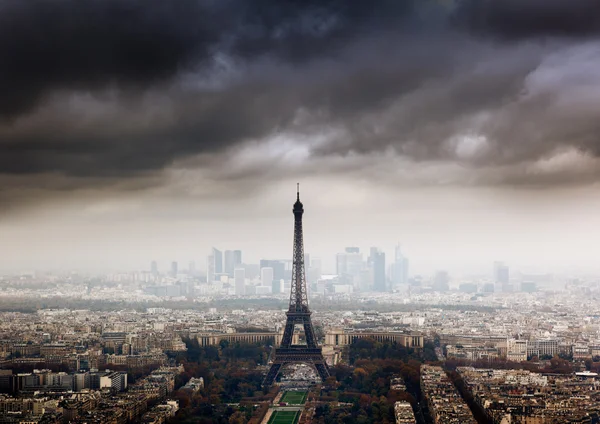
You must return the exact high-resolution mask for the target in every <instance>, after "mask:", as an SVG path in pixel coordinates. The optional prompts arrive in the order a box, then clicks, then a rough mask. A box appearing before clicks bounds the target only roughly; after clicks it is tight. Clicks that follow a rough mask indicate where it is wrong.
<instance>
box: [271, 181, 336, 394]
mask: <svg viewBox="0 0 600 424" xmlns="http://www.w3.org/2000/svg"><path fill="white" fill-rule="evenodd" d="M293 211H294V259H293V265H292V288H291V293H290V307H289V309H288V311H287V312H286V315H287V320H286V323H285V330H284V332H283V337H282V339H281V345H280V346H279V347H278V348H276V349H275V355H274V356H273V363H272V364H271V367H270V368H269V372H268V373H267V376H266V377H265V380H264V385H265V386H270V385H271V384H273V382H275V379H276V378H277V375H278V374H279V371H280V370H281V368H282V367H283V366H285V365H288V364H300V363H301V364H309V365H312V366H314V367H315V369H316V370H317V373H318V374H319V376H320V377H321V380H323V381H325V379H326V378H327V377H329V375H330V374H329V368H328V367H327V363H326V362H325V359H324V358H323V352H322V351H321V348H320V347H319V344H318V342H317V338H316V336H315V330H314V328H313V325H312V320H311V318H310V316H311V314H312V312H310V309H309V308H308V293H307V291H306V277H305V270H304V241H303V236H302V215H303V214H304V206H303V205H302V203H301V202H300V189H299V187H298V193H297V199H296V203H294V209H293ZM296 325H302V326H303V327H304V335H305V339H306V345H294V344H292V340H293V336H294V329H295V328H296Z"/></svg>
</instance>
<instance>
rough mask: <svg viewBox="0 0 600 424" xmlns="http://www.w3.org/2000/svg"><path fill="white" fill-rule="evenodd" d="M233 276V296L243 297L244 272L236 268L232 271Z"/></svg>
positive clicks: (244, 287)
mask: <svg viewBox="0 0 600 424" xmlns="http://www.w3.org/2000/svg"><path fill="white" fill-rule="evenodd" d="M233 275H234V277H233V280H234V285H235V295H236V296H244V295H245V294H246V270H245V269H244V268H237V269H235V270H234V271H233Z"/></svg>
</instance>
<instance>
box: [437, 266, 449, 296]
mask: <svg viewBox="0 0 600 424" xmlns="http://www.w3.org/2000/svg"><path fill="white" fill-rule="evenodd" d="M433 289H434V290H435V291H439V292H445V291H448V290H450V276H449V275H448V272H447V271H438V272H436V273H435V277H434V278H433Z"/></svg>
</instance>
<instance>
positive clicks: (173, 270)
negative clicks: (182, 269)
mask: <svg viewBox="0 0 600 424" xmlns="http://www.w3.org/2000/svg"><path fill="white" fill-rule="evenodd" d="M178 273H179V266H178V264H177V261H173V262H171V277H173V278H175V277H177V274H178Z"/></svg>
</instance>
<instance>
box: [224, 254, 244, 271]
mask: <svg viewBox="0 0 600 424" xmlns="http://www.w3.org/2000/svg"><path fill="white" fill-rule="evenodd" d="M241 264H242V251H241V250H226V251H225V255H224V264H223V272H224V273H225V274H227V275H229V276H230V277H233V271H234V270H235V269H236V268H239V266H240V265H241Z"/></svg>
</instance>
